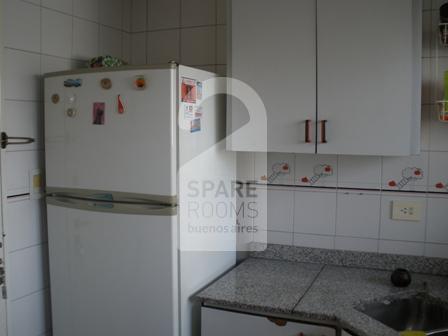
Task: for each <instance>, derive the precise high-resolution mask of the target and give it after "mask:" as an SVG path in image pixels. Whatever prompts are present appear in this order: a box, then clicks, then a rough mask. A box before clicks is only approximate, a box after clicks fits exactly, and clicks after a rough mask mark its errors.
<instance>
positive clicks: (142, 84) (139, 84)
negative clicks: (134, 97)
mask: <svg viewBox="0 0 448 336" xmlns="http://www.w3.org/2000/svg"><path fill="white" fill-rule="evenodd" d="M134 87H135V88H136V89H137V90H144V89H146V78H145V76H137V77H135V80H134Z"/></svg>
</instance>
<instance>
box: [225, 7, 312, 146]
mask: <svg viewBox="0 0 448 336" xmlns="http://www.w3.org/2000/svg"><path fill="white" fill-rule="evenodd" d="M231 8H232V9H231V22H230V26H231V38H230V40H231V42H230V60H229V63H230V66H229V69H230V75H231V76H232V77H234V78H236V79H239V80H242V81H244V82H245V83H247V84H248V85H249V86H251V87H252V88H253V89H254V90H255V91H256V92H257V93H258V95H259V96H260V97H261V99H262V100H263V102H264V104H265V107H266V109H267V122H268V126H267V147H268V151H271V152H290V153H314V152H315V133H314V129H313V128H314V127H315V123H314V121H315V118H316V0H300V1H297V0H282V1H277V2H275V1H272V0H233V1H232V5H231ZM229 107H230V108H229V114H228V122H229V124H228V133H229V134H230V133H231V132H232V131H234V130H237V129H239V128H241V126H243V124H245V123H247V122H250V120H249V119H248V114H247V111H246V109H245V108H244V107H243V106H242V104H241V103H240V102H237V101H235V100H232V101H231V103H230V104H229ZM257 112H258V111H257ZM306 120H311V123H309V126H310V140H311V142H310V143H306V142H305V128H306ZM263 139H264V140H265V139H266V128H264V129H263V127H260V128H253V129H251V130H249V131H245V132H244V133H242V134H240V135H238V136H236V135H235V136H233V137H232V138H231V139H230V141H228V148H229V149H230V150H235V151H260V150H262V149H263V148H260V146H259V144H260V142H262V141H263Z"/></svg>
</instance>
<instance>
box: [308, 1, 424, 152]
mask: <svg viewBox="0 0 448 336" xmlns="http://www.w3.org/2000/svg"><path fill="white" fill-rule="evenodd" d="M417 3H419V2H418V1H413V0H396V1H389V0H377V1H370V0H337V1H335V0H318V1H317V4H318V5H317V17H318V19H317V41H318V43H317V49H318V62H317V64H318V97H319V98H318V107H317V109H318V118H319V120H321V121H322V120H327V121H328V122H327V125H326V133H327V141H328V142H327V143H320V141H321V136H320V135H319V137H318V149H317V152H318V153H322V154H332V153H338V154H353V155H410V154H413V153H416V152H418V150H419V138H420V96H421V95H420V91H421V88H420V78H421V8H420V6H418V5H417ZM417 10H419V11H420V12H419V13H418V14H417ZM361 18H362V19H361ZM417 27H418V28H417ZM417 37H418V38H417ZM417 83H418V85H417Z"/></svg>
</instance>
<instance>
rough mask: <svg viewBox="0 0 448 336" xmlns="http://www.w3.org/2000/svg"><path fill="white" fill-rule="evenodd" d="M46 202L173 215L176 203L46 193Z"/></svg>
mask: <svg viewBox="0 0 448 336" xmlns="http://www.w3.org/2000/svg"><path fill="white" fill-rule="evenodd" d="M46 200H47V204H49V205H54V206H58V207H63V208H71V209H78V210H84V211H94V212H109V213H120V214H129V215H150V216H175V215H177V205H164V204H155V203H150V202H148V203H123V202H110V201H104V200H92V199H83V198H74V197H61V196H52V195H48V196H47V198H46Z"/></svg>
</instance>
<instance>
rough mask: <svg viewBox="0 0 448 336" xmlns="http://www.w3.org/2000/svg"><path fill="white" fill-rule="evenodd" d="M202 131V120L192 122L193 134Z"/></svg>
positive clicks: (191, 130)
mask: <svg viewBox="0 0 448 336" xmlns="http://www.w3.org/2000/svg"><path fill="white" fill-rule="evenodd" d="M200 131H201V119H194V120H192V121H191V129H190V132H191V133H196V132H200Z"/></svg>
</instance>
